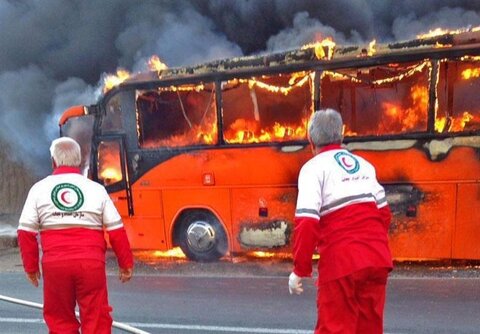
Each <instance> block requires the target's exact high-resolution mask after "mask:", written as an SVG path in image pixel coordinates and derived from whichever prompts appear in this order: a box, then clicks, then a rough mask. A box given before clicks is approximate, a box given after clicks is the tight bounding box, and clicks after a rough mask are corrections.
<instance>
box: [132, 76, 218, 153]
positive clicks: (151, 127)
mask: <svg viewBox="0 0 480 334" xmlns="http://www.w3.org/2000/svg"><path fill="white" fill-rule="evenodd" d="M136 108H137V128H138V141H139V145H140V147H142V148H157V147H181V146H188V145H205V144H207V145H208V144H215V143H216V142H217V115H216V108H215V88H214V85H213V84H205V85H200V84H199V85H196V86H194V85H184V86H175V87H166V88H163V87H162V88H158V89H155V90H142V91H140V90H139V91H137V94H136Z"/></svg>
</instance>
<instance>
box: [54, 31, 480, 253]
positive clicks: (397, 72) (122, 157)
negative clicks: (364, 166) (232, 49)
mask: <svg viewBox="0 0 480 334" xmlns="http://www.w3.org/2000/svg"><path fill="white" fill-rule="evenodd" d="M479 91H480V31H463V32H448V33H444V34H442V35H438V36H420V37H418V38H417V39H415V40H412V41H405V42H398V43H391V44H384V45H383V44H382V45H375V44H374V43H370V44H369V45H365V46H345V47H341V46H337V45H335V43H334V42H332V41H324V42H321V43H316V44H312V45H307V46H305V47H303V48H301V49H298V50H291V51H285V52H282V53H275V54H267V55H262V56H251V57H240V58H233V59H225V60H219V61H215V62H211V63H206V64H202V65H198V66H194V67H185V68H173V69H158V70H152V71H150V72H147V73H141V74H137V75H133V76H131V77H129V78H128V79H126V80H125V81H123V82H122V83H120V84H118V85H117V86H115V87H113V88H112V89H110V90H109V91H107V92H105V94H104V95H103V96H102V97H101V99H100V100H99V102H98V103H97V104H95V105H90V106H75V107H72V108H70V109H68V110H67V111H65V113H64V114H63V115H62V117H61V119H60V122H59V123H60V126H61V134H63V135H69V136H72V137H74V138H76V139H77V140H79V141H80V142H81V144H82V147H83V148H84V152H85V155H86V159H85V160H86V161H87V163H86V169H87V170H88V175H89V176H90V177H91V178H92V179H94V180H96V181H98V182H100V183H102V184H104V185H105V186H106V188H107V190H108V191H109V193H110V195H111V198H112V200H113V202H114V203H115V205H116V207H117V208H118V210H119V212H120V213H121V215H122V217H123V219H124V222H125V226H126V229H127V232H128V235H129V238H130V241H131V244H132V246H133V248H135V249H150V250H168V249H171V248H173V247H176V246H179V247H181V249H182V250H183V252H184V253H185V254H186V256H187V257H188V258H190V259H192V260H198V261H210V260H216V259H219V258H221V257H222V256H224V255H226V254H239V253H246V252H250V251H268V252H289V251H290V247H291V240H292V231H293V216H294V211H295V203H296V191H297V188H296V187H297V184H296V182H297V176H298V172H299V169H300V167H301V166H302V164H303V163H304V162H305V161H307V160H308V159H309V158H310V157H311V154H312V153H311V150H310V147H309V145H308V141H307V139H306V138H307V137H306V123H307V119H308V118H309V116H310V115H311V113H312V112H314V111H315V110H319V109H321V108H324V107H330V108H335V109H337V110H339V111H340V112H341V114H342V116H343V119H344V122H345V129H344V134H345V145H346V147H347V148H348V149H350V150H352V151H354V152H356V153H357V154H359V155H362V156H364V157H365V158H367V159H368V160H369V161H371V162H372V163H373V164H374V165H375V166H376V168H377V173H378V177H379V179H380V180H381V182H382V184H383V185H384V186H385V188H386V191H387V194H388V200H389V202H390V205H391V208H392V211H393V221H392V225H391V228H390V242H391V248H392V251H393V255H394V257H395V258H396V259H397V260H399V259H480V247H479V243H480V94H479V93H478V92H479Z"/></svg>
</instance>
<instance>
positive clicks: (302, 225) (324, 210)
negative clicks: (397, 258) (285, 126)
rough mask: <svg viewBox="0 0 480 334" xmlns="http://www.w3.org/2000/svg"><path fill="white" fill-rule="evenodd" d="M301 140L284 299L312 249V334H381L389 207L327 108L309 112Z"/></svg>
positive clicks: (298, 288)
mask: <svg viewBox="0 0 480 334" xmlns="http://www.w3.org/2000/svg"><path fill="white" fill-rule="evenodd" d="M308 137H309V140H310V143H311V145H312V149H313V153H314V157H313V158H312V159H310V160H309V161H308V162H307V163H305V165H304V166H303V167H302V169H301V170H300V174H299V177H298V198H297V207H296V211H295V230H294V245H293V259H294V262H293V264H294V268H293V271H292V273H291V274H290V277H289V284H288V285H289V291H290V293H291V294H294V293H295V294H301V293H302V292H303V288H302V282H301V281H302V278H304V277H310V276H311V275H312V255H313V253H314V251H315V248H317V251H318V253H319V254H320V259H319V262H318V281H317V285H318V294H317V311H318V318H317V324H316V327H315V334H327V333H342V334H350V333H351V334H354V333H355V334H380V333H383V310H384V305H385V290H386V283H387V278H388V273H389V271H391V269H392V267H393V265H392V257H391V254H390V249H389V246H388V228H389V225H390V220H391V213H390V209H389V206H388V203H387V200H386V197H385V191H384V189H383V187H382V186H381V185H380V184H379V183H378V181H377V178H376V172H375V169H374V167H373V166H372V165H371V164H370V163H369V162H367V161H366V160H365V159H363V158H362V157H360V156H357V155H355V154H352V153H351V152H349V151H347V150H346V149H345V148H344V147H342V146H341V143H342V140H343V122H342V117H341V115H340V114H339V113H338V112H337V111H335V110H333V109H324V110H319V111H317V112H315V113H314V114H313V115H312V117H311V118H310V121H309V126H308Z"/></svg>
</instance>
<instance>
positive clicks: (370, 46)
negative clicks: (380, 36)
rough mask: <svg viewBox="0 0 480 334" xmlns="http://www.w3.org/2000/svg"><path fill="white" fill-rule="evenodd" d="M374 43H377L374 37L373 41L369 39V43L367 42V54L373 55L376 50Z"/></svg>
mask: <svg viewBox="0 0 480 334" xmlns="http://www.w3.org/2000/svg"><path fill="white" fill-rule="evenodd" d="M376 44H377V40H376V39H374V40H373V41H371V42H370V43H368V55H369V56H373V55H374V54H375V53H376V52H377V50H376V48H375V47H376Z"/></svg>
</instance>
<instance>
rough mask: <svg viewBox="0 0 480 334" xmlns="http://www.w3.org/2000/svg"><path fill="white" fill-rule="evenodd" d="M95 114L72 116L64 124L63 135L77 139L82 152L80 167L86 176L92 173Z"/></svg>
mask: <svg viewBox="0 0 480 334" xmlns="http://www.w3.org/2000/svg"><path fill="white" fill-rule="evenodd" d="M94 120H95V119H94V116H93V115H85V116H80V117H72V118H70V119H69V120H68V122H67V123H65V124H64V125H63V126H62V135H63V136H66V137H70V138H73V139H75V140H76V142H77V143H78V144H79V145H80V148H81V152H82V164H81V166H80V169H81V171H82V174H83V175H85V176H91V175H90V170H89V167H90V152H91V142H92V138H93V122H94Z"/></svg>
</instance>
